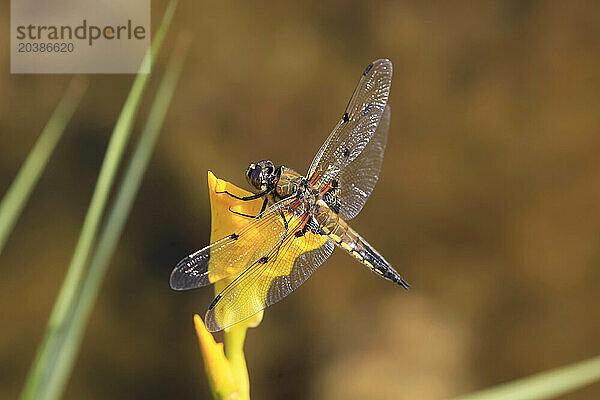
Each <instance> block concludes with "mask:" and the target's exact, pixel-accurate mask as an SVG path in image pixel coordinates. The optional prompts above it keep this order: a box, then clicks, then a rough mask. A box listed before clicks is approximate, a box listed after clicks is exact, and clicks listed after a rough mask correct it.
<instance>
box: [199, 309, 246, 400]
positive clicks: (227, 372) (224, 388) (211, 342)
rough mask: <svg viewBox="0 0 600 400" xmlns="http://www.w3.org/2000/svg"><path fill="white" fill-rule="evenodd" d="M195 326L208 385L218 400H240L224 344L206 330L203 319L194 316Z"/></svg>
mask: <svg viewBox="0 0 600 400" xmlns="http://www.w3.org/2000/svg"><path fill="white" fill-rule="evenodd" d="M194 326H195V327H196V333H197V335H198V341H199V342H200V349H201V350H202V357H203V358H204V368H205V369H206V375H207V376H208V383H209V385H210V389H211V391H212V393H213V396H214V397H215V398H216V399H239V398H240V397H239V390H238V385H237V384H236V383H235V380H234V378H233V372H232V371H231V367H230V365H229V361H227V358H225V353H224V352H223V343H216V342H215V339H214V338H213V336H212V335H211V333H210V332H209V331H208V330H206V327H205V326H204V322H202V318H200V316H199V315H198V314H196V315H194Z"/></svg>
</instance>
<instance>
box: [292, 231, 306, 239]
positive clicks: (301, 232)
mask: <svg viewBox="0 0 600 400" xmlns="http://www.w3.org/2000/svg"><path fill="white" fill-rule="evenodd" d="M304 233H305V232H304V229H303V230H301V231H298V232H296V233H294V236H296V237H297V238H299V237H302V236H304Z"/></svg>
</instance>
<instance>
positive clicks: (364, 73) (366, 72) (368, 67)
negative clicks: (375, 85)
mask: <svg viewBox="0 0 600 400" xmlns="http://www.w3.org/2000/svg"><path fill="white" fill-rule="evenodd" d="M371 68H373V63H371V64H369V65H367V68H365V72H363V75H366V74H368V73H369V71H370V70H371Z"/></svg>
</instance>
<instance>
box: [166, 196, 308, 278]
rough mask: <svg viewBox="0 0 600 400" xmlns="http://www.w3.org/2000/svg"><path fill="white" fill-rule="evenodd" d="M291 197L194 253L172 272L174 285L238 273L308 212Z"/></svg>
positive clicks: (279, 239) (267, 250) (267, 249)
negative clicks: (237, 229)
mask: <svg viewBox="0 0 600 400" xmlns="http://www.w3.org/2000/svg"><path fill="white" fill-rule="evenodd" d="M296 203H298V204H299V202H298V201H297V200H296V199H295V198H288V199H284V200H281V201H280V202H278V203H275V204H274V205H272V206H271V207H269V208H268V209H267V210H265V211H264V212H263V213H262V214H261V215H259V216H257V217H256V218H254V219H253V220H251V221H250V222H248V223H247V224H246V225H244V226H243V227H242V228H241V229H240V230H239V231H237V232H235V233H232V234H231V235H229V236H226V237H224V238H223V239H221V240H218V241H216V242H214V243H212V244H211V245H209V246H207V247H205V248H203V249H201V250H198V251H197V252H195V253H193V254H190V255H189V256H187V257H185V258H184V259H183V260H181V261H180V262H179V263H178V264H177V266H176V267H175V269H174V270H173V272H172V273H171V280H170V283H171V287H172V288H173V289H177V290H186V289H193V288H197V287H200V286H206V285H209V284H211V283H214V282H217V281H219V280H221V279H223V278H226V277H230V276H236V275H237V274H239V273H240V272H241V271H243V270H244V269H245V268H246V267H247V266H248V265H252V264H253V263H254V262H255V261H256V260H258V259H260V257H262V256H263V255H264V254H266V253H268V252H269V250H270V249H271V248H273V246H274V245H275V244H277V243H279V242H280V241H281V240H282V239H283V238H284V237H285V235H286V232H287V230H288V229H287V225H289V224H292V223H295V221H296V220H297V219H298V218H300V216H301V215H303V214H304V209H303V207H304V206H303V205H301V204H300V207H296V205H297V204H296Z"/></svg>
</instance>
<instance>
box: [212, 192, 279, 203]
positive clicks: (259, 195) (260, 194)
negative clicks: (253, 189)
mask: <svg viewBox="0 0 600 400" xmlns="http://www.w3.org/2000/svg"><path fill="white" fill-rule="evenodd" d="M215 193H217V194H223V193H225V194H227V195H229V196H231V197H233V198H234V199H237V200H241V201H250V200H256V199H260V198H261V197H263V196H264V195H266V194H267V193H269V192H268V191H265V192H261V193H257V194H253V195H252V196H245V197H239V196H236V195H235V194H231V193H229V192H228V191H227V190H224V191H222V192H215Z"/></svg>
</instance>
